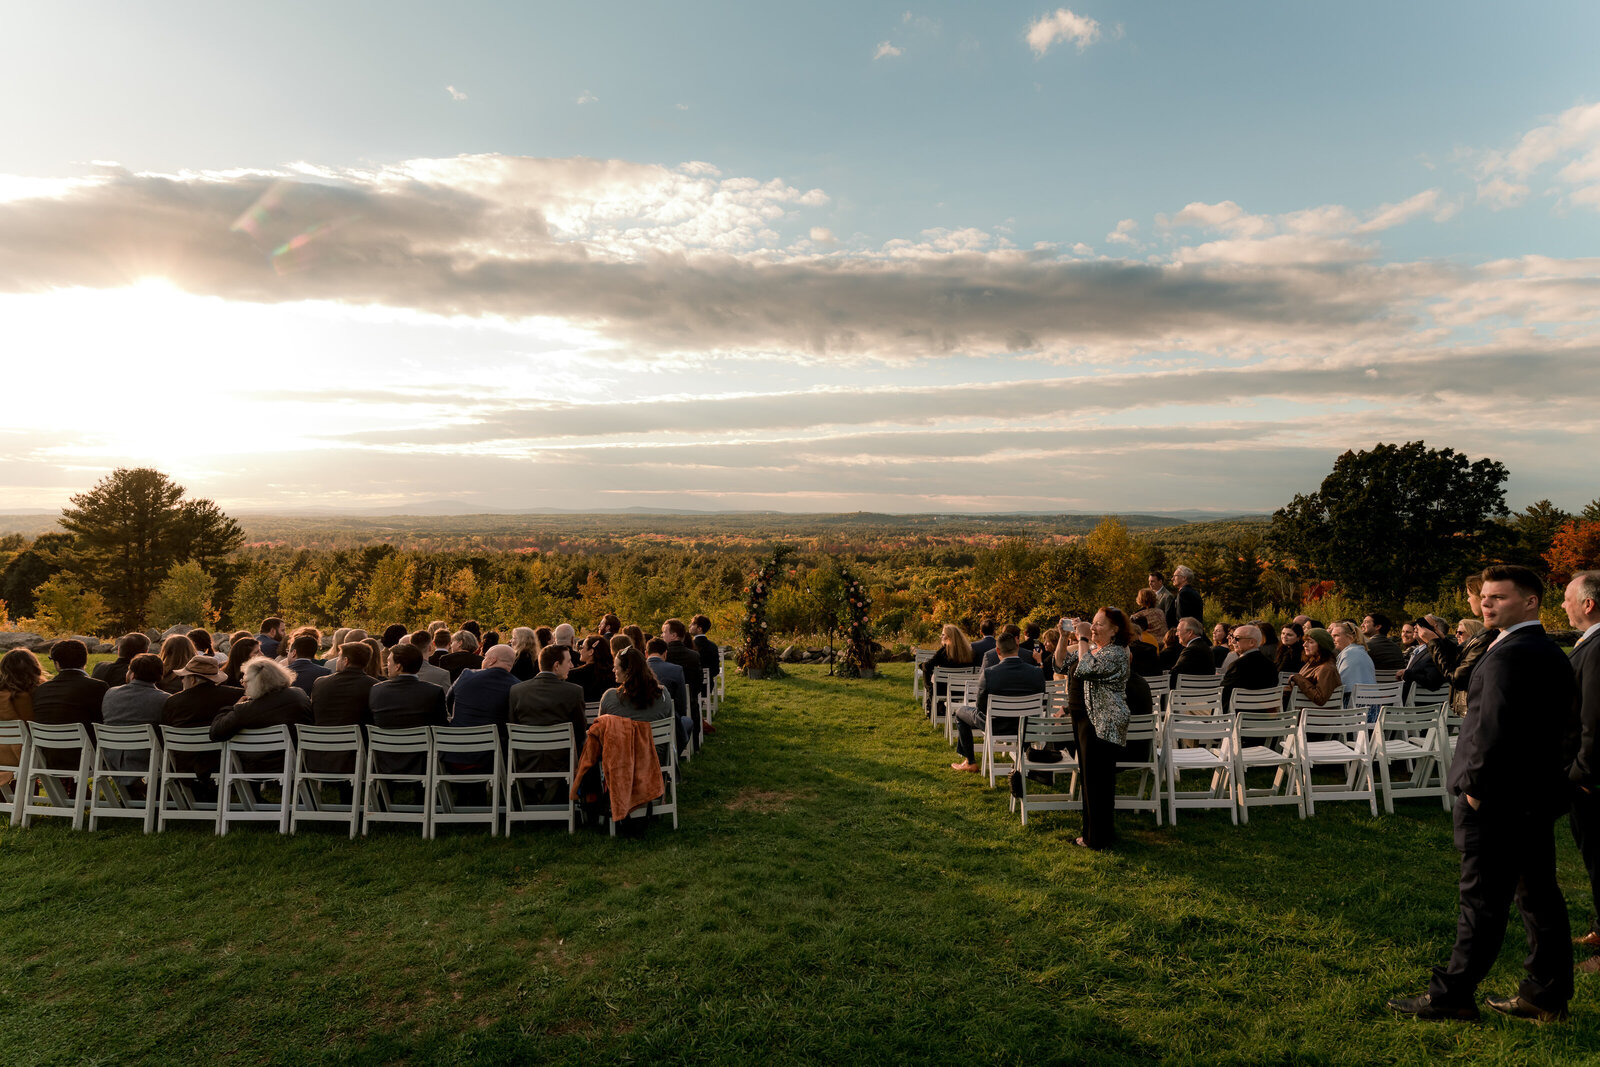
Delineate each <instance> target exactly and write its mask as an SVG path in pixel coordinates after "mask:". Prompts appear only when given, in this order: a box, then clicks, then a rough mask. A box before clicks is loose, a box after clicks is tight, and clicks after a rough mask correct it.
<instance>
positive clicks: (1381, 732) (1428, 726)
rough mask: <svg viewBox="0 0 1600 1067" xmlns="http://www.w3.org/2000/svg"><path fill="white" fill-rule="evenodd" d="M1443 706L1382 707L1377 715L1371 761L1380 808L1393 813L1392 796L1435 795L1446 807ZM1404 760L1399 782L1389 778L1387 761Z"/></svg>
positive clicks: (1422, 796)
mask: <svg viewBox="0 0 1600 1067" xmlns="http://www.w3.org/2000/svg"><path fill="white" fill-rule="evenodd" d="M1444 749H1445V726H1444V706H1443V705H1441V704H1436V705H1434V706H1433V707H1431V708H1395V707H1387V708H1384V709H1383V714H1381V715H1379V716H1378V729H1377V732H1376V734H1375V735H1374V740H1373V752H1372V761H1373V762H1374V763H1376V764H1377V765H1378V777H1379V779H1380V780H1381V781H1382V783H1383V810H1384V811H1386V812H1388V813H1389V814H1390V815H1393V814H1394V802H1395V800H1396V799H1400V800H1406V799H1416V798H1419V797H1420V798H1426V797H1438V798H1439V805H1440V806H1441V807H1443V808H1444V810H1446V811H1449V810H1450V791H1449V789H1448V788H1446V786H1445V769H1446V766H1447V763H1446V757H1445V751H1444ZM1401 760H1404V761H1406V762H1408V763H1409V764H1410V765H1411V773H1410V776H1409V777H1408V778H1407V779H1406V780H1405V781H1403V782H1395V781H1392V780H1391V779H1390V773H1391V771H1390V768H1389V764H1390V763H1391V762H1398V761H1401Z"/></svg>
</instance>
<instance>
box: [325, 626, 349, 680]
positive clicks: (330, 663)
mask: <svg viewBox="0 0 1600 1067" xmlns="http://www.w3.org/2000/svg"><path fill="white" fill-rule="evenodd" d="M349 636H350V627H348V626H341V627H339V628H338V629H337V630H335V631H333V644H332V645H330V646H329V648H328V658H327V659H325V660H323V661H322V665H323V666H324V667H326V668H328V669H329V670H330V671H337V670H339V668H341V667H343V666H344V664H342V663H340V662H339V646H340V645H342V644H344V643H345V641H346V640H347V639H348V638H349Z"/></svg>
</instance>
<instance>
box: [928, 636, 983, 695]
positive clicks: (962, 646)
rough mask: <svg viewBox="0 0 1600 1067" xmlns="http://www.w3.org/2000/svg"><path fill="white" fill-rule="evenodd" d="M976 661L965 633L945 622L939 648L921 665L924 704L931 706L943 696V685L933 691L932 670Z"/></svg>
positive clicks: (963, 665)
mask: <svg viewBox="0 0 1600 1067" xmlns="http://www.w3.org/2000/svg"><path fill="white" fill-rule="evenodd" d="M977 662H978V657H976V656H974V655H973V654H972V646H971V645H970V644H968V643H967V635H966V634H964V633H962V632H961V627H959V626H956V625H955V624H954V623H946V624H945V627H944V629H943V630H942V631H940V634H939V648H938V650H937V651H936V652H934V654H933V655H932V656H931V657H930V658H929V659H928V661H927V662H925V663H924V664H923V665H922V680H923V688H924V695H923V700H924V701H925V702H926V706H927V707H929V708H932V707H933V706H934V703H933V702H934V701H935V700H938V699H941V698H943V697H944V686H943V685H942V684H941V685H940V686H939V692H937V693H935V692H934V691H933V689H934V684H933V672H934V671H935V670H936V669H938V668H939V667H971V666H973V665H974V664H975V663H977Z"/></svg>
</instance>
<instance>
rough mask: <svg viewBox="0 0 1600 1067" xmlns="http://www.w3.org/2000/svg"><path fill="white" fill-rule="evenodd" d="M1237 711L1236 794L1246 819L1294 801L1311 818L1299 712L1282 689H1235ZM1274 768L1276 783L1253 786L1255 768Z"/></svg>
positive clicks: (1234, 769) (1234, 699)
mask: <svg viewBox="0 0 1600 1067" xmlns="http://www.w3.org/2000/svg"><path fill="white" fill-rule="evenodd" d="M1231 703H1232V710H1233V712H1234V714H1235V715H1237V716H1238V717H1239V725H1238V747H1237V748H1235V749H1234V751H1235V753H1236V756H1235V757H1234V766H1233V795H1234V800H1235V802H1236V803H1237V804H1238V805H1239V814H1240V817H1241V821H1243V822H1247V823H1248V822H1249V821H1250V809H1251V808H1252V807H1261V806H1267V805H1273V804H1293V805H1294V806H1295V808H1296V809H1297V810H1298V811H1299V812H1300V817H1301V818H1302V819H1303V818H1305V817H1306V799H1305V783H1304V781H1303V780H1302V778H1301V769H1302V768H1301V765H1300V754H1299V751H1298V749H1297V748H1296V746H1297V745H1298V744H1299V740H1300V719H1299V716H1298V715H1295V714H1294V713H1292V712H1289V711H1285V710H1284V707H1283V694H1282V693H1281V692H1279V691H1278V690H1277V689H1236V690H1234V692H1233V696H1232V701H1231ZM1268 768H1270V769H1271V770H1272V772H1273V774H1272V784H1271V785H1269V786H1257V787H1256V788H1253V789H1252V788H1251V787H1250V780H1249V776H1250V772H1251V771H1253V770H1266V769H1268Z"/></svg>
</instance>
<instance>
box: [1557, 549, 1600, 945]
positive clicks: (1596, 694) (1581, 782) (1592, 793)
mask: <svg viewBox="0 0 1600 1067" xmlns="http://www.w3.org/2000/svg"><path fill="white" fill-rule="evenodd" d="M1561 606H1562V607H1563V608H1566V609H1567V621H1568V622H1570V623H1571V624H1572V628H1573V629H1575V630H1578V631H1579V632H1580V633H1581V634H1582V636H1580V637H1579V638H1578V644H1577V646H1576V647H1574V648H1573V650H1572V654H1571V655H1570V656H1569V657H1568V658H1569V659H1570V660H1571V662H1572V673H1573V674H1574V675H1575V676H1576V681H1577V686H1578V722H1577V723H1576V726H1577V727H1578V735H1577V737H1575V738H1572V739H1569V742H1568V751H1569V753H1570V755H1571V757H1572V761H1571V762H1570V763H1568V764H1567V777H1568V778H1569V779H1571V781H1572V816H1571V823H1572V840H1573V841H1575V842H1577V845H1578V852H1579V853H1580V854H1581V855H1582V856H1583V865H1584V867H1585V868H1586V869H1587V870H1588V871H1589V894H1590V897H1591V899H1592V900H1593V902H1594V906H1595V917H1594V918H1591V919H1590V920H1589V930H1588V932H1587V933H1585V934H1584V935H1583V936H1582V937H1580V938H1578V944H1580V945H1583V946H1584V947H1585V948H1589V949H1600V571H1584V572H1582V573H1581V574H1577V575H1574V576H1573V579H1572V581H1570V582H1568V583H1567V593H1566V596H1565V597H1564V598H1563V599H1562V601H1561ZM1569 725H1570V724H1569ZM1578 969H1579V970H1580V971H1582V972H1584V973H1585V974H1596V973H1600V956H1590V957H1589V958H1588V959H1586V960H1584V961H1583V962H1582V963H1580V964H1578Z"/></svg>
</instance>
